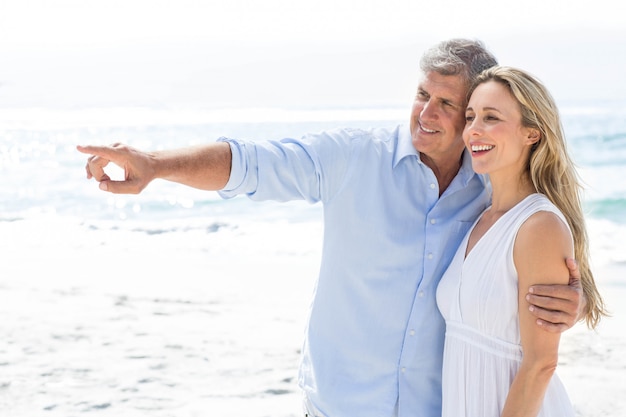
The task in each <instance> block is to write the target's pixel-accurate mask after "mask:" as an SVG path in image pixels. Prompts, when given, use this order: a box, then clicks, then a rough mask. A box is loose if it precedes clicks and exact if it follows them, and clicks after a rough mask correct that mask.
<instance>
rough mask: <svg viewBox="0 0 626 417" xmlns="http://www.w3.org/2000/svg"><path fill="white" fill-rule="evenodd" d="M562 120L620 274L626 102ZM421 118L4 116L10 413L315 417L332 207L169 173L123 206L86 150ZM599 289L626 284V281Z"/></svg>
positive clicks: (0, 230)
mask: <svg viewBox="0 0 626 417" xmlns="http://www.w3.org/2000/svg"><path fill="white" fill-rule="evenodd" d="M561 112H562V116H563V125H564V128H565V131H566V134H567V138H568V146H569V151H570V153H571V155H572V156H573V159H574V160H575V162H576V164H577V165H578V167H579V172H580V175H581V178H582V180H583V181H584V183H585V186H586V191H585V195H584V204H585V210H586V212H587V224H588V229H589V233H590V238H591V244H592V256H593V262H594V265H597V266H598V267H599V268H611V267H617V268H619V267H621V266H623V265H624V264H625V263H626V250H625V249H626V248H625V246H626V243H625V242H626V181H624V174H626V103H615V102H611V103H609V102H598V103H592V104H589V103H585V104H579V103H565V104H563V105H562V106H561ZM408 114H409V109H408V108H407V109H390V108H386V109H339V110H332V111H331V110H275V109H229V110H207V111H199V110H184V109H140V108H119V109H70V110H45V109H1V110H0V176H1V177H2V180H1V181H0V260H1V265H2V266H1V267H0V323H2V324H0V329H1V332H2V333H1V334H2V337H0V414H1V415H7V416H12V417H13V416H16V417H18V416H28V417H36V416H55V417H56V416H65V417H67V416H77V415H84V414H87V415H92V414H93V415H102V416H108V415H111V416H113V415H115V416H142V415H150V416H159V417H160V416H206V415H219V416H241V415H248V416H250V415H252V416H285V417H286V416H297V415H300V414H299V410H300V394H299V392H298V388H297V367H298V360H299V351H300V344H301V341H302V333H303V329H304V324H305V320H306V313H307V308H308V303H309V302H310V295H311V292H312V290H313V284H314V279H315V276H316V272H317V268H318V262H319V255H320V246H321V239H322V230H321V207H320V206H319V205H309V204H306V203H303V202H290V203H273V202H266V203H253V202H250V201H248V200H247V199H245V198H243V197H240V198H235V199H231V200H222V199H221V198H219V197H218V196H217V194H216V193H213V192H202V191H198V190H194V189H191V188H185V187H182V186H178V185H176V184H172V183H168V182H166V181H155V182H154V183H153V184H151V185H150V186H149V187H148V188H147V189H146V190H145V191H144V192H143V193H142V194H141V195H138V196H115V195H111V194H108V193H103V192H101V191H100V190H99V189H98V187H97V184H96V183H95V182H93V181H87V180H86V179H85V172H84V165H85V162H86V158H85V156H84V155H82V154H79V153H78V152H77V151H76V150H75V146H76V145H77V144H108V143H112V142H124V143H127V144H130V145H133V146H136V147H138V148H141V149H146V150H148V149H167V148H172V147H178V146H187V145H193V144H198V143H203V142H206V141H213V140H215V139H217V138H218V137H220V136H230V137H236V138H242V139H250V140H257V139H276V138H281V137H299V136H301V135H302V134H304V133H307V132H316V131H320V130H324V129H328V128H332V127H337V126H352V127H364V128H367V127H375V126H376V127H380V126H389V127H393V126H395V125H396V124H398V123H404V122H405V120H407V118H408ZM111 175H114V176H115V175H119V171H115V170H114V169H112V170H111ZM598 279H599V281H600V280H601V281H602V284H603V285H605V286H607V288H611V286H617V287H623V286H624V281H623V276H615V275H611V276H605V277H599V278H598ZM577 337H579V336H577ZM576 343H577V346H578V348H576V349H574V348H569V350H568V349H567V347H566V352H567V353H568V355H569V356H566V357H565V358H564V361H565V362H566V363H576V362H577V360H578V359H581V358H586V357H589V355H591V356H594V355H595V356H594V358H596V360H597V361H598V363H603V362H602V361H605V360H607V358H609V359H610V358H611V357H612V356H611V355H616V354H617V353H616V350H615V349H613V348H609V347H607V346H606V345H605V344H603V343H602V342H599V341H598V340H597V339H580V338H578V339H576ZM619 343H623V341H621V342H619ZM580 346H583V347H580ZM622 347H623V346H622ZM590 352H591V353H590ZM566 370H567V368H566ZM566 382H567V381H566ZM566 385H567V383H566ZM578 407H579V408H578V409H579V410H583V409H584V405H579V406H578ZM616 407H618V406H615V407H613V408H612V409H605V410H604V411H602V413H603V414H593V413H586V414H585V415H610V416H611V415H615V416H617V415H620V414H619V410H624V408H623V407H624V405H623V403H622V405H620V406H619V407H622V408H619V410H618V411H617V412H614V410H617V408H616ZM606 410H608V412H605V411H606ZM595 411H596V412H598V413H599V411H598V410H595Z"/></svg>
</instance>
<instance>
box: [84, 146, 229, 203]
mask: <svg viewBox="0 0 626 417" xmlns="http://www.w3.org/2000/svg"><path fill="white" fill-rule="evenodd" d="M77 149H78V150H79V151H80V152H82V153H85V154H89V155H91V157H90V158H89V160H88V161H87V166H86V167H85V168H86V170H87V178H94V179H95V180H96V181H98V182H100V188H101V189H102V190H104V191H109V192H112V193H115V194H139V193H140V192H141V191H142V190H143V189H144V188H146V186H147V185H148V184H149V183H150V182H151V181H152V180H154V179H157V178H161V179H164V180H168V181H174V182H177V183H180V184H184V185H187V186H190V187H194V188H199V189H202V190H221V189H222V188H223V187H224V186H225V185H226V183H227V182H228V178H229V176H230V169H231V151H230V145H229V144H228V143H225V142H215V143H209V144H206V145H200V146H195V147H189V148H181V149H175V150H167V151H156V152H142V151H139V150H137V149H135V148H132V147H130V146H126V145H122V144H114V145H111V146H78V147H77ZM110 162H113V163H114V164H116V165H118V166H119V167H121V168H123V169H124V180H121V181H113V180H111V178H109V176H108V175H107V174H106V173H105V172H104V167H106V166H107V165H108V164H109V163H110Z"/></svg>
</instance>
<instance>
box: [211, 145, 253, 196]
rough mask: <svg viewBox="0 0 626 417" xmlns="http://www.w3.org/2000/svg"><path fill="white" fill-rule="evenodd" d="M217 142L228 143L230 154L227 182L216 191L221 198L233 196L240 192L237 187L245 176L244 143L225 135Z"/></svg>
mask: <svg viewBox="0 0 626 417" xmlns="http://www.w3.org/2000/svg"><path fill="white" fill-rule="evenodd" d="M217 142H227V143H228V144H229V145H230V152H231V155H232V159H231V168H230V176H229V178H228V182H227V183H226V185H225V186H224V188H223V189H221V190H220V191H218V193H219V195H220V196H222V198H230V197H234V196H236V195H237V194H239V193H241V190H238V189H239V188H240V187H241V185H242V184H243V182H244V179H245V176H246V171H247V166H246V165H247V164H246V157H245V150H244V149H243V148H244V147H245V145H244V144H241V143H239V142H237V141H235V140H233V139H228V138H225V137H221V138H219V139H218V140H217Z"/></svg>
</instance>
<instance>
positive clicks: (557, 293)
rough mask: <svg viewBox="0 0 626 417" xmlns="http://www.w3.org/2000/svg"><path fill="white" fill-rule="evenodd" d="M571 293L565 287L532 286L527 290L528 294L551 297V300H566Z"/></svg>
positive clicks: (551, 285)
mask: <svg viewBox="0 0 626 417" xmlns="http://www.w3.org/2000/svg"><path fill="white" fill-rule="evenodd" d="M570 291H571V288H570V287H568V286H567V285H553V284H550V285H541V284H536V285H532V286H531V287H529V288H528V292H529V293H530V294H532V295H536V296H543V297H551V298H561V299H568V298H569V297H568V295H567V294H568V293H569V292H570Z"/></svg>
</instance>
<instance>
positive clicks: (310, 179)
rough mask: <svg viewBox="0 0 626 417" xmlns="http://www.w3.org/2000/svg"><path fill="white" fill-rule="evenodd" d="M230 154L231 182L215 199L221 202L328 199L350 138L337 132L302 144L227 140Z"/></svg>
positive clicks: (345, 159)
mask: <svg viewBox="0 0 626 417" xmlns="http://www.w3.org/2000/svg"><path fill="white" fill-rule="evenodd" d="M219 141H222V142H228V143H229V145H230V147H231V151H232V168H231V173H230V178H229V181H228V183H227V184H226V186H225V187H224V189H223V190H221V191H220V192H219V194H220V195H221V196H222V197H223V198H230V197H234V196H236V195H239V194H245V195H247V196H248V197H250V198H251V199H253V200H276V201H289V200H306V201H308V202H311V203H315V202H318V201H321V200H322V201H323V200H325V199H328V198H330V196H332V195H333V193H334V192H336V190H337V189H338V188H339V187H340V184H341V182H342V181H343V179H344V178H345V175H346V172H347V170H348V167H349V166H350V159H351V156H352V155H353V154H354V152H353V150H354V149H353V144H354V142H355V136H354V134H353V133H352V132H350V131H346V130H339V129H338V130H336V131H331V132H324V133H320V134H315V135H306V136H304V137H303V138H301V139H291V138H287V139H282V140H270V141H261V142H247V141H239V140H233V139H228V138H220V139H219Z"/></svg>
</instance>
